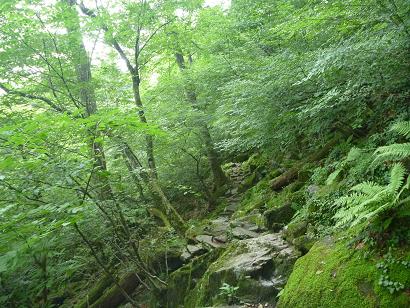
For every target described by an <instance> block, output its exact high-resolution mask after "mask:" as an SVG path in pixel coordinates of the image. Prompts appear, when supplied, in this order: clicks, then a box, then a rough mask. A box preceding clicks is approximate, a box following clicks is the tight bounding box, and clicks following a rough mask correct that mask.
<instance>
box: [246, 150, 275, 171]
mask: <svg viewBox="0 0 410 308" xmlns="http://www.w3.org/2000/svg"><path fill="white" fill-rule="evenodd" d="M268 164H269V158H268V156H267V155H266V154H260V153H255V154H253V155H251V157H249V159H248V160H247V161H245V162H243V164H242V166H241V169H242V171H243V172H244V173H253V172H255V171H256V172H263V171H264V170H265V169H266V168H267V166H268Z"/></svg>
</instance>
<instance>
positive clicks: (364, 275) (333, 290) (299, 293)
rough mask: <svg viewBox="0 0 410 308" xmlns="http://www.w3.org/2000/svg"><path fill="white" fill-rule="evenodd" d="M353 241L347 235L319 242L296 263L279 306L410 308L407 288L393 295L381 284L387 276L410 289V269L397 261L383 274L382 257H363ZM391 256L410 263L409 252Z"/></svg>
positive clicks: (282, 307)
mask: <svg viewBox="0 0 410 308" xmlns="http://www.w3.org/2000/svg"><path fill="white" fill-rule="evenodd" d="M350 241H351V239H350V238H346V236H345V237H344V238H343V239H341V240H339V241H335V240H334V239H332V238H330V239H329V237H328V238H325V239H323V240H321V241H318V242H316V243H315V244H314V245H313V247H312V248H311V249H310V250H309V252H308V253H307V254H306V255H305V256H303V257H301V258H300V259H299V260H298V261H297V262H296V264H295V266H294V270H293V272H292V274H291V275H290V277H289V280H288V282H287V284H286V286H285V288H284V290H283V292H281V295H280V299H279V304H278V306H277V307H279V308H288V307H294V308H317V307H323V308H325V307H326V308H327V307H360V308H375V307H386V308H387V307H392V308H393V307H397V308H399V307H403V308H404V307H410V297H409V294H408V289H407V290H406V289H405V288H404V289H402V290H398V291H394V292H392V293H390V291H389V290H388V288H386V287H384V286H382V285H381V284H380V283H379V282H380V278H381V277H382V275H385V276H386V275H387V276H388V277H389V280H390V281H395V282H399V283H401V284H402V285H404V286H409V284H410V275H409V269H408V268H406V266H405V265H403V263H402V262H394V263H390V264H389V266H388V268H387V270H386V273H383V271H382V270H380V269H378V267H377V265H378V264H380V263H381V262H383V258H380V256H379V255H371V254H368V255H367V257H364V252H363V251H361V249H360V248H357V247H356V248H354V247H349V245H348V244H349V242H350ZM392 257H393V258H394V259H397V260H400V261H404V260H407V261H409V260H410V252H409V251H408V249H405V248H404V249H403V248H401V249H397V250H396V251H395V252H394V254H393V256H392Z"/></svg>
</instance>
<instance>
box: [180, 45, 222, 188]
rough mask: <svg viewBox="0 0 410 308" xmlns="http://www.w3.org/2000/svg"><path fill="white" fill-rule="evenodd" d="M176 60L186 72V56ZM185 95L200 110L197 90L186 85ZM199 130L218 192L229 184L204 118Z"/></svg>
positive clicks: (181, 69) (194, 107)
mask: <svg viewBox="0 0 410 308" xmlns="http://www.w3.org/2000/svg"><path fill="white" fill-rule="evenodd" d="M175 59H176V62H177V64H178V67H179V70H180V71H181V72H182V73H183V72H184V71H185V70H186V65H185V60H184V56H183V55H182V54H181V53H180V52H177V53H175ZM185 95H186V97H187V100H188V102H189V103H190V104H191V107H192V108H193V109H195V110H199V108H198V104H197V95H196V93H195V90H194V89H193V88H192V86H191V85H189V84H185ZM199 129H200V134H201V137H202V139H203V142H204V146H205V151H206V154H207V157H208V163H209V167H210V168H211V172H212V176H213V182H214V190H218V189H219V188H220V187H221V186H223V185H224V184H225V183H226V182H227V178H226V176H225V174H224V172H223V171H222V168H221V161H220V159H219V156H218V153H217V152H216V150H215V146H214V143H213V140H212V137H211V134H210V133H209V128H208V125H207V123H206V122H205V120H204V119H203V118H202V119H200V124H199Z"/></svg>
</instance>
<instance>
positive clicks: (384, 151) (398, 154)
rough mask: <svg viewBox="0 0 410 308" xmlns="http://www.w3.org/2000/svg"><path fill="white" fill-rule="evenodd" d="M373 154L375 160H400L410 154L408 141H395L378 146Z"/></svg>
mask: <svg viewBox="0 0 410 308" xmlns="http://www.w3.org/2000/svg"><path fill="white" fill-rule="evenodd" d="M375 154H376V155H377V158H376V161H383V160H402V159H405V158H407V157H409V156H410V143H395V144H391V145H386V146H383V147H379V148H378V149H377V150H376V152H375Z"/></svg>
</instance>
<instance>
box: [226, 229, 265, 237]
mask: <svg viewBox="0 0 410 308" xmlns="http://www.w3.org/2000/svg"><path fill="white" fill-rule="evenodd" d="M231 233H232V235H233V237H235V238H238V239H241V240H243V239H247V238H254V237H258V236H259V235H260V234H259V233H257V232H254V231H251V230H248V229H245V228H243V227H235V228H233V229H232V231H231Z"/></svg>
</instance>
